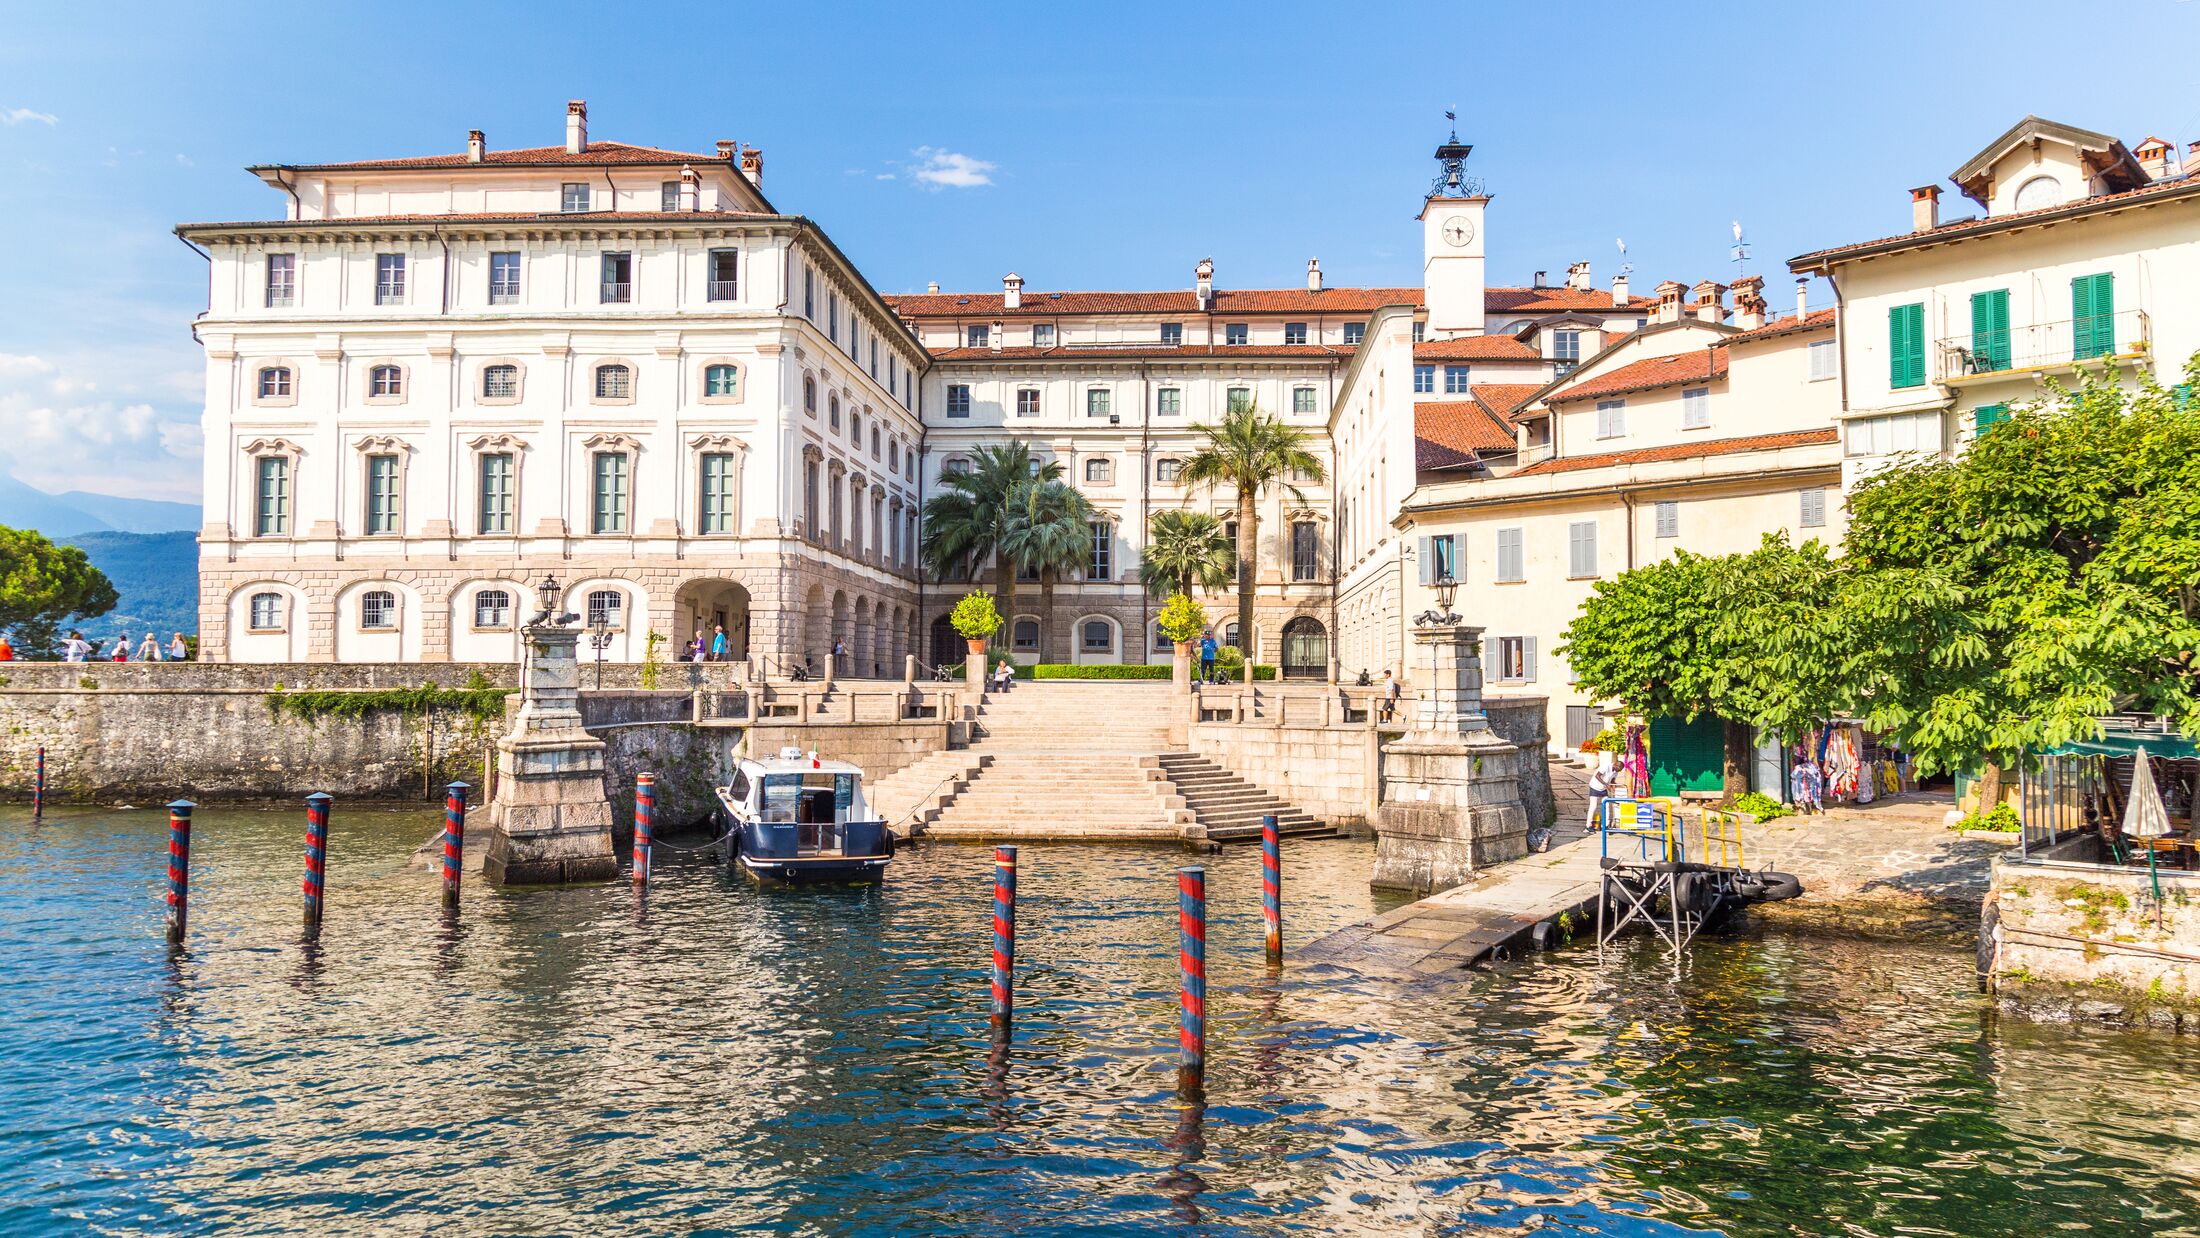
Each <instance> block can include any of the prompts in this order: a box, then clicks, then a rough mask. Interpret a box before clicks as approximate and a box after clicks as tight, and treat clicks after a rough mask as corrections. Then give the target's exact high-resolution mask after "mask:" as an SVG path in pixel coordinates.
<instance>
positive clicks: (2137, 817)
mask: <svg viewBox="0 0 2200 1238" xmlns="http://www.w3.org/2000/svg"><path fill="white" fill-rule="evenodd" d="M2123 829H2124V833H2126V834H2129V835H2130V836H2131V837H2133V838H2145V839H2152V838H2160V837H2162V836H2163V835H2164V834H2167V833H2169V810H2168V809H2167V808H2164V807H2162V793H2161V792H2160V791H2158V790H2156V789H2155V786H2154V760H2153V758H2151V757H2149V756H2147V754H2146V753H2145V752H2139V753H2136V754H2134V755H2133V757H2132V760H2131V801H2130V802H2129V803H2127V804H2125V805H2124V827H2123ZM2147 879H2148V880H2149V881H2151V882H2152V883H2153V885H2154V907H2155V913H2154V914H2155V918H2156V920H2157V921H2159V920H2160V918H2161V914H2162V913H2161V907H2162V878H2161V874H2159V873H2157V872H2156V871H2155V868H2154V848H2153V847H2152V846H2151V845H2150V846H2149V847H2148V848H2147Z"/></svg>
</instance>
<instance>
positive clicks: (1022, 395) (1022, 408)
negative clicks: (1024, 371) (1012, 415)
mask: <svg viewBox="0 0 2200 1238" xmlns="http://www.w3.org/2000/svg"><path fill="white" fill-rule="evenodd" d="M1016 415H1017V416H1018V417H1036V416H1038V415H1039V389H1038V388H1037V387H1023V388H1019V389H1018V390H1017V392H1016Z"/></svg>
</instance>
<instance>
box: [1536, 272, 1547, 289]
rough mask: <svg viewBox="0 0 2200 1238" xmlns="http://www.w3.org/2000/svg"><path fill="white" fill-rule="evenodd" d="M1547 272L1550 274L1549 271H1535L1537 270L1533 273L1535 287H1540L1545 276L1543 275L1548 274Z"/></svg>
mask: <svg viewBox="0 0 2200 1238" xmlns="http://www.w3.org/2000/svg"><path fill="white" fill-rule="evenodd" d="M1549 274H1550V272H1549V271H1537V272H1536V273H1535V286H1536V287H1538V288H1541V287H1543V285H1544V277H1545V276H1547V275H1549Z"/></svg>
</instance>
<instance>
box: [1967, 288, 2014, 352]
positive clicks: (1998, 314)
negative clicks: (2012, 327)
mask: <svg viewBox="0 0 2200 1238" xmlns="http://www.w3.org/2000/svg"><path fill="white" fill-rule="evenodd" d="M1971 364H1972V367H1973V368H1974V369H1975V370H1977V371H1979V372H1984V371H1988V370H2006V369H2008V368H2009V290H2008V289H2007V288H1996V289H1994V290H1993V291H1992V292H1974V293H1972V294H1971Z"/></svg>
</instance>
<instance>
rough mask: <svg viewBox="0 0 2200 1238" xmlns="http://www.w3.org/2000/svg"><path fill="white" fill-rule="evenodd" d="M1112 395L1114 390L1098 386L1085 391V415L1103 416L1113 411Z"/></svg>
mask: <svg viewBox="0 0 2200 1238" xmlns="http://www.w3.org/2000/svg"><path fill="white" fill-rule="evenodd" d="M1114 395H1115V393H1114V392H1112V391H1107V390H1104V389H1102V388H1099V387H1095V388H1093V389H1092V390H1090V391H1087V392H1086V393H1085V416H1087V417H1105V416H1107V415H1108V414H1109V413H1111V412H1113V411H1115V405H1114V403H1113V399H1114Z"/></svg>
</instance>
